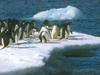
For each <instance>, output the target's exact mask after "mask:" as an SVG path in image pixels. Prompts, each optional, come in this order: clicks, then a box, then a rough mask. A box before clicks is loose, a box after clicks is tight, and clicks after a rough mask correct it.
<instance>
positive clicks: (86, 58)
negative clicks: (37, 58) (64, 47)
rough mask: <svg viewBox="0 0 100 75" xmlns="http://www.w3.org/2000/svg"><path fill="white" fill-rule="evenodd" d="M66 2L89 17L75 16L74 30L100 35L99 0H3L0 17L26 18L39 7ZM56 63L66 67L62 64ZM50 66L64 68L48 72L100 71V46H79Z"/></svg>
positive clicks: (89, 74) (84, 74)
mask: <svg viewBox="0 0 100 75" xmlns="http://www.w3.org/2000/svg"><path fill="white" fill-rule="evenodd" d="M67 5H72V6H75V7H77V8H79V9H80V10H81V11H82V12H83V13H84V15H85V16H86V17H87V18H85V19H79V20H74V21H73V23H72V25H71V30H72V31H76V32H81V33H86V34H89V35H93V36H97V37H100V0H0V18H1V19H3V18H4V19H6V18H17V19H18V18H27V17H32V16H33V15H34V14H36V13H37V12H40V11H44V10H48V9H51V8H62V7H66V6H67ZM57 64H60V65H61V66H63V67H61V68H60V67H59V66H57ZM51 66H55V67H58V68H59V69H61V71H58V72H57V70H55V69H54V71H52V70H53V69H52V70H50V71H52V73H51V72H49V73H47V75H100V48H99V47H97V48H93V49H91V50H87V49H81V48H80V49H79V50H74V51H69V52H66V53H65V54H64V55H62V58H61V59H60V60H59V63H56V62H54V63H52V64H51ZM49 67H50V65H49ZM58 68H56V69H58ZM29 75H31V73H29ZM43 75H46V74H43Z"/></svg>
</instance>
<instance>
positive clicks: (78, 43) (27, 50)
mask: <svg viewBox="0 0 100 75" xmlns="http://www.w3.org/2000/svg"><path fill="white" fill-rule="evenodd" d="M99 46H100V37H95V36H92V35H88V34H83V33H78V32H73V34H71V35H70V36H69V39H62V40H51V41H49V42H48V43H44V44H43V43H39V41H38V39H37V40H35V39H30V38H28V39H24V40H20V41H19V42H18V43H17V44H16V43H15V44H12V45H10V46H9V47H8V48H4V49H1V50H0V75H29V74H33V75H49V74H47V73H48V71H49V72H54V71H55V72H59V71H61V70H65V69H66V68H68V69H67V70H69V67H68V65H67V66H66V63H65V64H64V65H63V64H62V63H63V62H62V63H61V61H62V60H61V61H59V62H58V59H59V57H60V58H61V57H62V55H63V53H65V52H67V51H69V50H76V49H80V50H81V49H88V50H91V49H93V48H97V47H99ZM52 53H53V54H52ZM64 61H65V60H64ZM55 62H57V63H58V67H57V66H56V67H55V66H50V63H51V64H52V63H55ZM57 63H56V64H57ZM67 64H68V63H67ZM61 68H62V69H61ZM53 69H54V71H53Z"/></svg>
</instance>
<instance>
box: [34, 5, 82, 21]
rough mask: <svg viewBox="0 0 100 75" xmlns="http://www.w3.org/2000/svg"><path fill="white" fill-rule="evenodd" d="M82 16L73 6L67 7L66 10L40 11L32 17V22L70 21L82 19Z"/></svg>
mask: <svg viewBox="0 0 100 75" xmlns="http://www.w3.org/2000/svg"><path fill="white" fill-rule="evenodd" d="M82 16H83V14H82V12H81V11H80V9H78V8H76V7H74V6H70V5H69V6H67V7H66V8H57V9H56V8H53V9H50V10H46V11H42V12H39V13H37V14H35V15H34V16H33V19H34V20H40V21H43V20H49V21H53V20H59V21H61V20H72V19H79V18H82Z"/></svg>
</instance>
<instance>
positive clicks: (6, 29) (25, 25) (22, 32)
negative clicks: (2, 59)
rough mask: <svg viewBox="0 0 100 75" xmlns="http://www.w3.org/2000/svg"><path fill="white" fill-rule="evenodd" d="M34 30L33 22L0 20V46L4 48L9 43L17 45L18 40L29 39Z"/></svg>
mask: <svg viewBox="0 0 100 75" xmlns="http://www.w3.org/2000/svg"><path fill="white" fill-rule="evenodd" d="M34 28H35V27H34V20H32V21H26V20H16V19H6V20H0V45H1V46H3V48H5V47H7V46H8V45H9V44H10V43H17V42H18V40H21V39H23V38H25V37H29V35H30V34H31V33H32V30H33V29H34Z"/></svg>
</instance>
